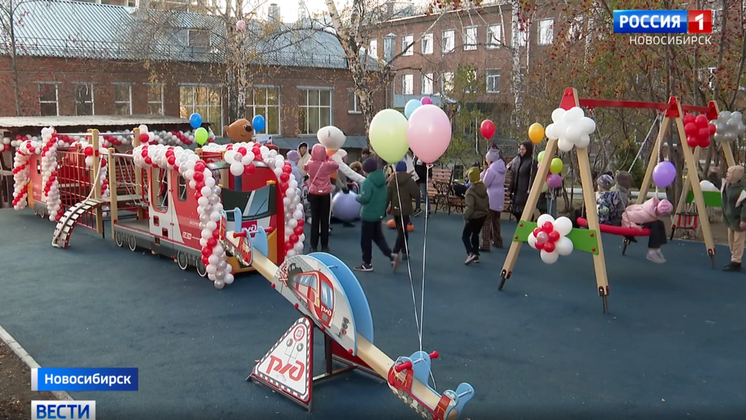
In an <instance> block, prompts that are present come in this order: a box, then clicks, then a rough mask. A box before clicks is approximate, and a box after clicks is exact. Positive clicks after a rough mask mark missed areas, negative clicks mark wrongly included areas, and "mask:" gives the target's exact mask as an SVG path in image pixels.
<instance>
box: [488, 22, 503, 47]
mask: <svg viewBox="0 0 746 420" xmlns="http://www.w3.org/2000/svg"><path fill="white" fill-rule="evenodd" d="M502 43H503V27H502V25H490V26H489V27H488V28H487V48H499V47H500V46H501V45H502Z"/></svg>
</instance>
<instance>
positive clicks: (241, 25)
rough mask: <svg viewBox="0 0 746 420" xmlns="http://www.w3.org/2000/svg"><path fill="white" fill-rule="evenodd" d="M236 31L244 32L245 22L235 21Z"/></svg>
mask: <svg viewBox="0 0 746 420" xmlns="http://www.w3.org/2000/svg"><path fill="white" fill-rule="evenodd" d="M236 29H238V30H239V31H243V30H245V29H246V21H245V20H243V19H241V20H239V21H237V22H236Z"/></svg>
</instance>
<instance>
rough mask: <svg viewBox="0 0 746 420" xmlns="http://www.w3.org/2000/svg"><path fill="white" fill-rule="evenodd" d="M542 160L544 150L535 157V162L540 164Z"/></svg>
mask: <svg viewBox="0 0 746 420" xmlns="http://www.w3.org/2000/svg"><path fill="white" fill-rule="evenodd" d="M542 160H544V150H542V151H541V152H539V154H538V155H537V156H536V161H537V162H539V163H541V161H542Z"/></svg>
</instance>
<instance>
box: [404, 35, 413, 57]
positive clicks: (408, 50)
mask: <svg viewBox="0 0 746 420" xmlns="http://www.w3.org/2000/svg"><path fill="white" fill-rule="evenodd" d="M401 52H402V54H401V55H402V57H411V56H413V55H414V35H403V36H402V37H401Z"/></svg>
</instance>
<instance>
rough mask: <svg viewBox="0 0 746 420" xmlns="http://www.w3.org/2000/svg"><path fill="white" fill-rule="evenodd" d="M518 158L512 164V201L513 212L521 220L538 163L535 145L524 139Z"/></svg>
mask: <svg viewBox="0 0 746 420" xmlns="http://www.w3.org/2000/svg"><path fill="white" fill-rule="evenodd" d="M518 153H519V154H518V156H516V157H515V158H513V160H516V159H518V161H517V162H516V163H514V164H513V165H511V166H512V169H513V177H512V178H511V180H510V203H511V205H512V208H511V212H512V213H513V215H514V216H515V218H516V219H517V220H521V216H522V215H523V209H524V208H525V207H526V202H527V201H528V193H529V191H530V190H531V185H532V184H533V181H534V177H535V176H536V170H537V169H538V163H537V162H536V160H534V145H533V143H531V142H530V141H524V142H523V143H521V145H520V147H519V148H518Z"/></svg>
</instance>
